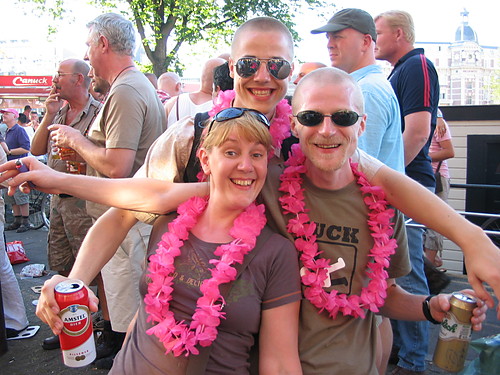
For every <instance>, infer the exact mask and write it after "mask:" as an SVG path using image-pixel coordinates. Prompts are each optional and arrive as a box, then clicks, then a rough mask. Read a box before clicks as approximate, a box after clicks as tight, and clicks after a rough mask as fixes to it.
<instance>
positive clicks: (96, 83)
mask: <svg viewBox="0 0 500 375" xmlns="http://www.w3.org/2000/svg"><path fill="white" fill-rule="evenodd" d="M88 76H89V77H90V79H91V80H90V85H91V86H92V89H93V90H94V91H95V92H97V93H99V94H101V95H102V97H103V98H104V96H105V95H106V94H107V93H108V91H109V88H110V86H109V83H108V82H107V81H105V80H104V79H102V78H100V77H97V76H96V75H95V72H94V68H93V67H90V70H89V74H88Z"/></svg>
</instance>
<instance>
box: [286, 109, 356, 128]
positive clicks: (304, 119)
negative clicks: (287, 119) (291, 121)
mask: <svg viewBox="0 0 500 375" xmlns="http://www.w3.org/2000/svg"><path fill="white" fill-rule="evenodd" d="M361 116H362V115H358V114H357V113H356V112H354V111H337V112H335V113H332V114H331V115H324V114H322V113H320V112H317V111H302V112H299V113H297V114H296V115H294V116H293V117H297V120H299V122H300V123H301V124H302V125H304V126H316V125H319V124H321V123H322V122H323V119H324V118H325V117H330V118H331V119H332V121H333V122H334V123H335V124H336V125H338V126H351V125H354V124H355V123H356V122H357V121H358V119H359V118H360V117H361Z"/></svg>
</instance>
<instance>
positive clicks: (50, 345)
mask: <svg viewBox="0 0 500 375" xmlns="http://www.w3.org/2000/svg"><path fill="white" fill-rule="evenodd" d="M60 347H61V344H60V343H59V336H50V337H47V338H46V339H44V340H43V342H42V348H43V349H44V350H54V349H59V348H60Z"/></svg>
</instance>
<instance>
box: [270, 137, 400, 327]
mask: <svg viewBox="0 0 500 375" xmlns="http://www.w3.org/2000/svg"><path fill="white" fill-rule="evenodd" d="M304 162H305V156H304V154H303V153H302V150H301V149H300V146H299V145H293V146H292V153H291V156H290V158H289V159H288V161H287V162H286V165H287V167H286V169H285V170H284V172H283V174H282V175H281V178H280V179H281V186H280V189H279V190H280V191H282V192H284V193H285V194H284V195H283V196H282V197H281V198H280V203H281V207H282V209H283V213H284V214H289V213H291V214H293V215H295V217H294V218H293V219H290V220H289V222H288V225H287V230H288V232H289V233H291V234H293V235H294V237H295V238H296V240H295V247H296V248H297V250H298V251H299V253H300V259H301V262H302V264H303V266H304V269H303V273H302V272H301V274H302V277H301V280H302V283H303V284H304V285H305V286H306V287H305V290H304V295H305V296H306V298H307V299H308V300H309V301H310V302H311V303H312V304H313V305H314V306H316V308H318V309H319V310H320V312H321V311H323V310H326V311H328V313H329V315H330V317H331V318H332V319H335V318H336V316H337V313H338V312H340V313H341V314H343V315H352V316H354V317H356V318H357V317H361V318H364V317H365V311H364V310H363V309H369V310H371V311H373V312H378V311H379V307H380V306H382V305H383V304H384V301H385V298H386V296H387V292H386V289H387V280H386V279H387V277H388V274H387V271H386V270H385V268H387V267H389V257H390V256H391V255H392V254H394V252H395V249H396V247H397V242H396V240H395V239H391V238H390V236H391V235H392V233H393V224H392V223H391V218H392V217H393V216H394V210H392V209H388V208H387V202H386V201H385V193H384V191H383V190H382V189H381V188H380V187H378V186H372V185H371V184H370V183H369V182H368V180H367V179H366V176H364V174H363V173H361V172H359V171H358V169H357V164H355V163H351V168H352V171H353V173H354V175H355V177H356V179H357V183H358V185H360V189H361V193H362V194H363V196H364V198H363V200H364V203H365V204H366V205H367V207H368V208H369V210H370V212H369V213H368V226H369V228H370V231H371V236H372V238H373V241H374V245H373V247H372V248H371V250H370V253H369V255H368V256H369V257H371V258H372V261H369V262H368V264H367V266H366V275H367V277H368V278H369V282H368V285H367V286H366V287H363V288H362V290H361V294H360V295H359V296H357V295H350V296H347V295H346V294H342V293H338V291H336V290H332V291H331V292H330V293H328V292H326V291H325V289H324V288H323V285H324V282H325V280H327V278H329V277H330V276H329V273H328V271H327V268H328V267H330V260H329V259H325V258H319V257H318V256H319V255H320V254H321V251H319V250H318V244H317V243H316V236H315V235H314V231H315V230H316V223H314V222H311V219H310V218H309V215H308V214H307V213H306V212H307V211H308V210H307V209H306V207H305V202H304V189H303V188H302V186H301V185H302V177H301V174H304V173H306V171H307V169H306V167H305V165H304ZM304 271H305V272H304Z"/></svg>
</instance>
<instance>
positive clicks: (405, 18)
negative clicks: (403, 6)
mask: <svg viewBox="0 0 500 375" xmlns="http://www.w3.org/2000/svg"><path fill="white" fill-rule="evenodd" d="M379 18H383V19H385V20H386V21H387V23H388V24H389V27H390V28H391V29H393V30H394V29H397V28H398V27H400V28H401V29H402V30H403V34H404V35H405V38H406V41H407V42H408V43H411V44H413V43H415V25H414V24H413V18H412V16H411V14H410V13H408V12H405V11H404V10H389V11H387V12H384V13H381V14H379V15H378V16H377V17H375V22H377V20H378V19H379Z"/></svg>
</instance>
